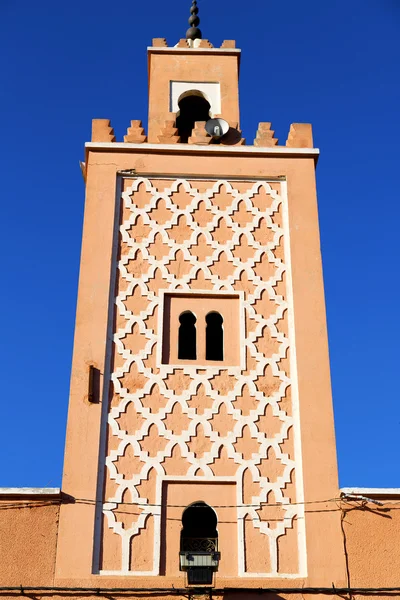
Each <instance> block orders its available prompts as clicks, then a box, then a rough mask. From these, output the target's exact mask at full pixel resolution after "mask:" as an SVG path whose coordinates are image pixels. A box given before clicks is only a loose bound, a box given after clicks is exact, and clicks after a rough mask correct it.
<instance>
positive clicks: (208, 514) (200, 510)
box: [181, 502, 218, 552]
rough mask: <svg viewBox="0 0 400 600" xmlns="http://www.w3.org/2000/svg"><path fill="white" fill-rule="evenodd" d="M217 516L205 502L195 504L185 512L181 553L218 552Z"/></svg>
mask: <svg viewBox="0 0 400 600" xmlns="http://www.w3.org/2000/svg"><path fill="white" fill-rule="evenodd" d="M217 550H218V531H217V515H216V514H215V511H214V510H213V509H212V508H211V506H209V505H208V504H206V503H205V502H195V503H194V504H191V505H190V506H188V507H187V508H185V510H184V511H183V515H182V530H181V552H217Z"/></svg>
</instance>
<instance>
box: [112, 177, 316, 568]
mask: <svg viewBox="0 0 400 600" xmlns="http://www.w3.org/2000/svg"><path fill="white" fill-rule="evenodd" d="M286 203H287V199H286V183H285V182H271V183H268V182H267V181H256V182H254V181H247V182H246V181H242V182H229V181H215V182H202V181H188V180H184V179H177V180H173V181H168V180H164V181H160V180H149V179H145V178H137V179H135V180H134V181H133V183H132V184H131V185H130V186H129V187H128V188H127V189H126V190H125V191H123V193H122V224H121V226H120V257H119V262H118V272H117V290H116V299H115V304H116V329H115V334H114V355H113V365H114V367H113V372H112V375H111V392H110V408H109V413H108V432H109V433H108V456H107V458H106V466H107V475H106V483H105V501H104V506H103V511H104V515H105V518H106V519H105V527H106V529H107V531H108V532H110V533H111V532H112V533H113V534H114V535H116V536H119V538H118V539H120V547H121V568H120V569H117V570H116V569H115V568H114V569H109V568H107V565H104V564H103V572H104V573H107V572H113V573H114V574H116V573H120V574H136V575H150V574H151V575H157V574H158V573H159V563H160V531H161V508H160V505H161V502H162V482H163V481H164V480H168V479H174V478H175V479H180V480H187V481H193V479H196V480H197V481H212V480H216V479H218V480H221V481H223V480H224V479H225V480H230V481H232V480H234V481H235V482H236V486H237V517H238V557H239V564H238V575H240V576H248V577H255V576H260V577H296V576H297V577H298V576H303V575H304V568H305V567H304V560H303V562H302V559H301V557H300V555H301V554H302V553H304V552H303V551H304V543H305V542H304V515H303V506H302V504H301V501H302V477H301V460H300V450H299V443H300V442H299V423H298V412H297V408H296V405H295V404H294V403H293V401H292V396H295V393H293V392H295V391H296V389H297V386H296V381H295V377H294V379H293V381H292V380H291V372H290V371H291V366H292V371H294V367H293V365H294V361H293V352H294V332H293V327H292V325H291V323H292V318H293V315H292V314H291V311H292V308H291V305H290V301H289V300H290V298H289V296H290V290H289V288H290V272H289V269H288V265H287V264H286V263H285V256H286V257H288V239H287V238H288V222H287V206H286ZM287 279H289V285H287V281H286V280H287ZM166 290H168V291H173V290H179V291H184V290H186V291H188V292H190V291H195V292H199V291H205V292H208V293H210V292H213V293H215V292H219V291H222V292H242V293H243V294H242V296H243V298H244V299H243V308H244V314H245V332H246V333H245V339H244V340H243V343H244V345H245V351H246V368H245V369H242V368H241V367H229V368H226V367H225V368H221V367H219V366H218V367H215V366H210V367H204V366H203V367H201V368H199V367H196V366H179V367H176V366H170V365H161V364H159V363H158V362H157V344H159V343H160V339H161V331H160V330H159V329H160V328H159V325H158V320H159V318H160V315H159V314H158V313H159V311H161V308H162V307H161V298H162V293H160V292H161V291H166ZM291 352H292V356H291V354H290V353H291ZM295 475H296V477H295ZM294 481H295V483H294ZM249 494H250V495H249ZM263 503H266V504H263ZM132 504H133V505H136V506H137V509H138V510H137V511H136V513H135V514H134V515H133V516H131V517H130V518H129V519H127V518H124V511H123V510H121V506H124V505H132ZM269 504H271V505H272V506H271V509H272V512H269V513H267V514H266V516H264V515H265V509H266V508H268V505H269ZM249 505H251V506H249ZM150 520H151V522H152V528H153V529H152V537H153V545H152V564H151V566H150V568H145V569H143V568H138V567H137V565H136V562H135V556H133V553H132V540H133V539H134V538H135V537H136V536H141V534H142V532H143V531H144V530H145V529H146V527H147V526H148V523H149V522H150ZM249 523H250V527H251V528H252V529H251V530H252V531H253V532H258V533H259V534H261V535H262V536H265V538H264V539H266V540H267V541H268V548H269V555H270V559H269V567H268V568H266V569H265V570H261V571H260V572H255V570H254V568H252V567H251V566H249V565H250V562H251V557H250V555H249V554H248V553H249V546H250V545H251V544H250V538H249V540H247V541H248V543H247V544H246V536H247V535H248V533H246V532H247V531H248V529H246V527H248V525H249ZM294 525H296V527H295V528H294ZM294 529H295V530H296V533H295V546H296V552H297V553H298V555H297V558H298V566H297V565H296V567H295V568H294V570H293V571H292V572H286V573H285V572H282V567H279V566H278V565H280V564H284V561H281V560H280V558H281V557H280V556H279V540H280V539H281V538H282V536H287V535H288V534H289V533H290V532H292V534H293V533H294ZM252 535H253V534H252ZM103 543H104V544H107V541H106V538H105V537H104V542H103Z"/></svg>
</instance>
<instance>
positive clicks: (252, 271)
mask: <svg viewBox="0 0 400 600" xmlns="http://www.w3.org/2000/svg"><path fill="white" fill-rule="evenodd" d="M148 55H149V126H148V132H147V134H146V132H145V131H144V128H143V127H142V124H141V122H140V121H132V122H131V126H130V127H129V129H128V131H127V134H126V136H125V138H124V142H122V143H119V142H116V141H115V136H114V132H113V130H112V127H111V125H110V122H109V121H107V120H104V119H97V120H94V121H93V132H92V142H90V143H88V144H87V145H86V160H85V163H84V164H83V174H84V178H85V182H86V204H85V220H84V230H83V245H82V257H81V270H80V282H79V295H78V308H77V319H76V328H75V345H74V356H73V365H72V379H71V395H70V405H69V415H68V426H67V439H66V450H65V466H64V475H63V485H62V492H60V493H58V492H57V491H53V492H51V493H50V492H49V491H47V492H46V490H44V491H42V492H39V491H38V490H36V491H35V490H33V491H31V492H25V493H24V491H23V490H20V491H18V490H14V491H12V490H11V491H10V490H8V491H6V490H4V491H3V494H2V495H0V508H3V509H4V510H2V511H0V541H1V547H2V548H5V547H7V552H5V553H4V556H2V557H1V561H0V564H2V565H3V567H2V569H1V571H0V587H1V586H20V585H23V586H30V585H32V586H34V585H37V586H39V587H53V586H55V587H62V588H65V590H66V589H67V588H77V587H79V588H88V592H87V593H89V594H90V590H92V589H93V590H94V589H97V588H107V589H110V590H111V589H114V588H125V589H127V588H141V589H142V590H143V592H142V593H151V590H154V591H153V594H154V593H156V592H155V590H161V589H162V590H164V591H163V592H162V594H163V597H164V596H165V594H167V595H168V593H171V595H173V589H182V588H184V587H185V586H186V585H187V579H186V577H185V573H183V572H182V571H180V569H179V553H180V551H181V550H182V527H183V525H182V518H183V514H184V512H185V510H186V509H187V508H188V507H190V506H191V505H193V504H196V503H198V502H203V503H205V504H206V505H208V506H209V507H211V508H212V509H213V511H214V514H215V515H216V519H217V530H216V531H217V533H216V535H217V537H218V542H215V543H216V544H217V546H218V551H219V552H220V553H221V559H220V562H219V566H218V571H217V573H216V575H215V578H214V583H213V585H214V587H216V589H217V591H216V592H215V595H219V596H221V595H224V596H227V595H229V594H230V593H232V594H233V593H235V594H237V590H240V589H241V590H243V591H242V595H244V594H245V595H249V594H250V591H246V590H249V589H259V588H262V589H266V588H281V589H283V590H286V591H282V594H279V596H282V597H294V598H297V597H299V598H300V597H303V596H304V595H306V593H304V594H301V593H300V592H299V593H297V592H296V590H297V589H299V590H300V589H301V588H324V589H325V592H326V593H328V592H327V591H326V589H327V588H332V585H334V586H335V587H336V588H349V587H365V588H366V587H376V588H378V587H379V588H383V587H390V586H393V587H395V586H396V585H398V583H399V582H398V581H397V580H396V571H398V570H399V567H400V558H399V553H398V552H397V553H396V552H392V551H391V548H394V547H395V545H396V540H397V541H399V540H400V525H399V523H400V521H399V517H398V516H397V515H398V513H396V506H398V505H399V504H398V503H399V502H400V492H399V494H398V495H397V494H396V492H395V491H393V490H391V491H387V492H384V491H379V490H378V491H377V490H369V491H368V490H367V491H366V492H365V493H361V492H360V491H358V492H354V493H353V494H351V493H350V491H348V492H347V496H346V497H345V496H343V494H341V492H340V490H339V489H338V480H337V464H336V453H335V438H334V426H333V414H332V401H331V391H330V377H329V360H328V344H327V333H326V318H325V305H324V293H323V280H322V268H321V257H320V249H319V230H318V215H317V201H316V188H315V164H316V160H317V158H318V150H317V149H314V148H313V142H312V131H311V126H310V125H308V124H293V125H291V127H290V131H289V134H288V139H287V142H286V145H285V146H279V145H278V140H277V139H276V138H275V137H274V132H273V130H272V129H271V123H260V125H259V128H258V131H257V133H256V135H255V140H254V145H246V143H245V140H244V139H243V138H242V134H241V131H240V122H239V121H240V116H239V115H240V113H239V96H238V73H239V59H240V50H237V49H236V47H235V43H234V42H232V41H226V42H224V44H223V45H222V47H221V48H213V47H212V46H211V44H210V43H209V42H208V41H207V40H201V41H198V40H197V41H196V43H195V44H193V43H190V42H187V41H186V40H181V41H180V42H179V43H178V45H177V46H176V47H173V48H170V47H168V46H167V45H166V42H165V40H163V39H156V40H154V41H153V46H152V47H151V48H149V49H148ZM191 97H195V98H196V100H195V101H196V102H197V101H200V102H203V103H204V102H205V103H206V104H207V106H208V108H207V111H208V117H210V118H215V117H218V116H221V117H222V118H224V119H225V120H226V121H227V122H228V124H229V127H230V129H229V132H228V133H227V134H226V136H224V137H223V138H222V139H213V138H212V137H211V136H210V135H208V134H207V131H206V129H205V121H200V120H196V119H194V122H193V127H192V130H191V132H190V133H189V136H188V139H187V143H182V140H181V137H183V125H182V122H183V121H182V118H183V108H182V107H183V104H182V102H183V100H184V99H186V101H187V99H188V98H191ZM199 98H200V100H198V99H199ZM188 315H189V316H188ZM189 339H190V340H191V341H190V344H191V345H190V344H189V346H188V345H187V344H188V342H187V340H189ZM367 492H368V493H367ZM354 494H355V495H354ZM359 496H368V497H370V498H371V497H372V500H374V498H376V497H380V498H381V499H382V498H383V501H384V506H381V505H378V504H374V502H371V501H366V500H362V499H359ZM357 498H358V499H357ZM6 509H7V510H6ZM382 521H383V522H382ZM193 539H194V538H193ZM371 539H372V540H373V542H374V543H373V544H371V543H370V542H369V540H371ZM10 540H11V544H10ZM215 548H216V546H215ZM382 555H384V556H385V559H384V560H383V559H382ZM32 557H34V560H33V559H32ZM224 588H229V589H230V590H231V592H228V591H226V592H224V591H223V589H224ZM288 588H293V590H292V591H290V590H289V589H288ZM145 590H147V591H145ZM232 590H236V591H232ZM325 592H321V593H325ZM110 593H112V592H111V591H110ZM191 593H192V594H193V593H194V592H193V591H192V592H191ZM207 593H208V592H207ZM130 594H131V595H132V596H133V597H134V596H135V594H134V592H130ZM160 594H161V592H160ZM328 595H332V596H334V595H335V592H334V591H333V590H332V593H329V594H328ZM382 595H384V594H382ZM275 597H277V596H275Z"/></svg>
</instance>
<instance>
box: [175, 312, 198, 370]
mask: <svg viewBox="0 0 400 600" xmlns="http://www.w3.org/2000/svg"><path fill="white" fill-rule="evenodd" d="M179 323H180V325H179V335H178V358H179V359H186V360H196V358H197V353H196V325H195V323H196V317H195V316H194V314H193V313H192V312H190V311H186V312H183V313H182V314H181V315H179Z"/></svg>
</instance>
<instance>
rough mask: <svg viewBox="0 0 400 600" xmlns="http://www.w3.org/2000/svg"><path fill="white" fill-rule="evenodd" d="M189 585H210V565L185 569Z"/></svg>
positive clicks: (211, 573)
mask: <svg viewBox="0 0 400 600" xmlns="http://www.w3.org/2000/svg"><path fill="white" fill-rule="evenodd" d="M187 578H188V584H189V585H212V582H213V569H212V568H210V567H192V568H190V569H188V571H187Z"/></svg>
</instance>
